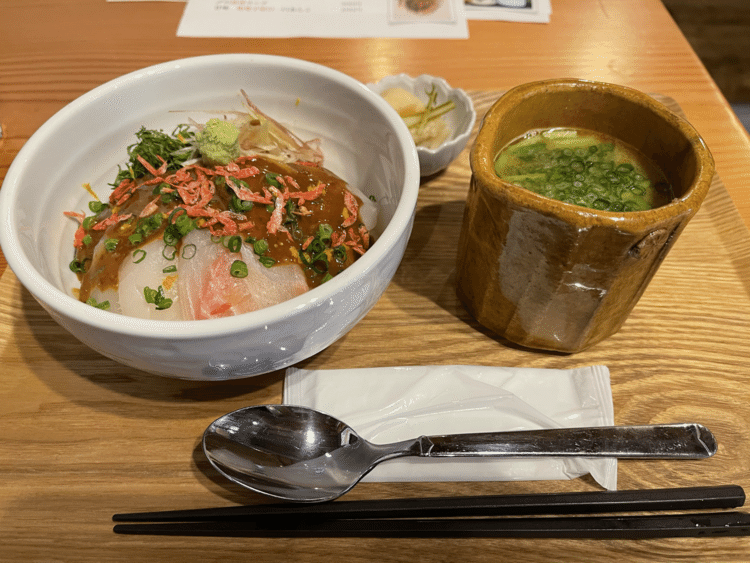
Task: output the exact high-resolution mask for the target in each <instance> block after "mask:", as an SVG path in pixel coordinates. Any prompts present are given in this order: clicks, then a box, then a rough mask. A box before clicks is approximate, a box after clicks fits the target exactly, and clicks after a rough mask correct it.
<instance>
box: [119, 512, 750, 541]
mask: <svg viewBox="0 0 750 563" xmlns="http://www.w3.org/2000/svg"><path fill="white" fill-rule="evenodd" d="M114 531H115V532H116V533H119V534H137V535H144V534H145V535H162V536H215V537H287V538H299V537H328V538H330V537H336V538H340V537H391V538H434V537H442V538H445V537H454V538H456V537H460V538H469V537H474V538H477V537H486V538H575V539H645V538H666V537H705V536H714V537H715V536H743V535H750V514H747V513H743V512H713V513H707V512H701V513H695V514H668V515H656V516H654V515H649V516H605V517H601V516H598V517H597V516H578V517H542V518H437V519H414V520H410V519H396V520H392V519H361V520H339V519H328V518H324V519H313V518H305V519H302V520H300V519H291V520H290V521H287V522H284V521H282V520H281V519H278V518H272V519H271V520H270V522H261V521H213V522H162V523H156V524H154V523H151V524H118V525H116V526H115V527H114Z"/></svg>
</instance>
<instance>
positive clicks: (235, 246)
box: [227, 235, 242, 252]
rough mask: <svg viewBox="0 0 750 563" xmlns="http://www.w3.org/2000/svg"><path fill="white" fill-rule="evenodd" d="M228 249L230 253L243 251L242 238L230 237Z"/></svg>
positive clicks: (237, 236)
mask: <svg viewBox="0 0 750 563" xmlns="http://www.w3.org/2000/svg"><path fill="white" fill-rule="evenodd" d="M227 248H228V249H229V252H239V251H240V250H241V249H242V237H241V236H239V235H234V236H231V237H229V241H228V242H227Z"/></svg>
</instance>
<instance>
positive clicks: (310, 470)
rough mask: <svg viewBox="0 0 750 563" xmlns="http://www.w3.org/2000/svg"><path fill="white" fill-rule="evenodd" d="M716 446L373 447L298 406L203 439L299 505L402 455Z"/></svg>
mask: <svg viewBox="0 0 750 563" xmlns="http://www.w3.org/2000/svg"><path fill="white" fill-rule="evenodd" d="M716 448H717V445H716V440H715V438H714V436H713V435H712V434H711V432H710V431H709V430H708V429H707V428H705V427H704V426H702V425H700V424H692V423H690V424H661V425H649V426H609V427H594V428H559V429H546V430H526V431H520V432H486V433H477V434H456V435H445V436H420V437H418V438H415V439H410V440H404V441H402V442H396V443H393V444H373V443H371V442H368V441H367V440H365V439H364V438H362V437H361V436H359V435H358V434H357V433H356V432H355V431H354V430H353V429H352V428H351V427H349V426H348V425H347V424H346V423H344V422H342V421H340V420H338V419H336V418H334V417H332V416H330V415H327V414H324V413H321V412H319V411H316V410H313V409H310V408H306V407H300V406H292V405H262V406H254V407H246V408H242V409H239V410H236V411H234V412H231V413H229V414H226V415H224V416H222V417H220V418H218V419H217V420H215V421H214V422H213V423H211V424H210V425H209V427H208V428H207V429H206V431H205V432H204V434H203V451H204V452H205V454H206V457H207V458H208V460H209V462H210V463H211V465H212V466H213V467H214V468H215V469H216V470H217V471H219V473H221V474H222V475H224V476H225V477H227V478H228V479H230V480H231V481H234V482H235V483H238V484H239V485H241V486H243V487H246V488H248V489H250V490H253V491H255V492H258V493H262V494H264V495H268V496H271V497H274V498H278V499H283V500H288V501H293V502H323V501H329V500H333V499H335V498H338V497H340V496H341V495H343V494H344V493H346V492H347V491H349V490H350V489H351V488H352V487H354V485H356V484H357V483H358V482H359V481H360V480H361V479H362V477H364V476H365V475H366V474H367V473H369V472H370V471H371V470H372V469H373V468H374V467H375V466H376V465H377V464H378V463H380V462H382V461H385V460H387V459H392V458H396V457H404V456H418V457H476V456H480V457H540V456H555V457H560V456H585V457H617V458H640V459H647V458H651V459H654V458H659V459H702V458H707V457H711V456H712V455H713V454H714V453H716Z"/></svg>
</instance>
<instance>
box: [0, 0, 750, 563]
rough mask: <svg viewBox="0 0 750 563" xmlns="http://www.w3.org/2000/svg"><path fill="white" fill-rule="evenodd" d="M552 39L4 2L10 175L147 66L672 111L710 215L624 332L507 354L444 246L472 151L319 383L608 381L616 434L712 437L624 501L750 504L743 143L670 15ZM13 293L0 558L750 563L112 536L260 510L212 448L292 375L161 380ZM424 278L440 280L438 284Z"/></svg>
mask: <svg viewBox="0 0 750 563" xmlns="http://www.w3.org/2000/svg"><path fill="white" fill-rule="evenodd" d="M552 4H553V14H552V21H551V23H549V24H516V23H504V22H480V21H472V22H470V25H469V30H470V39H469V40H406V39H403V40H401V39H356V40H355V39H351V40H348V39H345V40H325V39H273V40H269V39H190V38H178V37H176V29H177V25H178V22H179V19H180V16H181V13H182V9H183V4H182V3H180V2H127V3H115V2H112V3H107V2H105V1H104V0H76V1H75V2H69V1H66V0H45V1H42V0H23V1H21V0H15V1H14V0H0V14H1V16H0V124H1V125H2V128H3V133H4V135H3V138H2V140H0V180H1V179H2V178H4V176H5V174H6V172H7V170H8V167H9V166H10V163H11V162H12V160H13V158H14V157H15V155H16V154H17V152H18V150H19V149H20V148H21V146H22V145H23V143H24V142H25V141H26V140H27V139H28V138H29V136H30V135H31V134H32V133H33V132H34V131H35V130H36V129H37V128H38V127H39V126H41V125H42V123H44V122H45V121H46V120H47V119H48V118H50V117H51V116H52V115H53V114H54V113H55V112H56V111H57V110H59V109H60V108H62V107H63V106H64V105H65V104H67V103H68V102H70V101H72V100H73V99H75V98H76V97H78V96H79V95H81V94H83V93H85V92H86V91H88V90H90V89H92V88H94V87H96V86H98V85H100V84H102V83H104V82H106V81H108V80H110V79H112V78H115V77H117V76H119V75H122V74H124V73H127V72H130V71H133V70H136V69H138V68H141V67H144V66H147V65H151V64H155V63H159V62H163V61H167V60H170V59H176V58H181V57H187V56H194V55H200V54H209V53H227V52H257V53H270V54H276V55H285V56H293V57H298V58H303V59H307V60H311V61H315V62H319V63H322V64H325V65H328V66H331V67H333V68H335V69H338V70H340V71H342V72H345V73H347V74H349V75H351V76H353V77H355V78H357V79H359V80H361V81H363V82H368V81H375V80H378V79H379V78H381V77H383V76H385V75H388V74H394V73H400V72H405V73H409V74H412V75H416V74H420V73H429V74H433V75H438V76H443V77H445V78H446V79H447V80H448V81H449V82H450V83H451V84H453V85H455V86H459V87H462V88H464V89H465V90H468V91H470V93H471V95H472V97H473V98H474V101H475V104H476V106H477V109H478V110H479V111H480V113H481V112H482V111H484V110H486V108H487V107H488V105H489V104H490V103H491V102H492V101H493V100H494V99H496V97H497V96H498V95H499V94H500V92H501V91H503V90H505V89H507V88H510V87H512V86H514V85H517V84H520V83H523V82H528V81H532V80H538V79H544V78H551V77H562V76H569V77H570V76H572V77H581V78H589V79H597V80H604V81H609V82H616V83H621V84H626V85H629V86H633V87H635V88H638V89H641V90H643V91H646V92H649V93H654V94H657V95H659V96H660V97H661V98H662V99H663V100H664V101H665V103H667V104H669V105H671V106H672V107H673V109H675V111H681V112H683V113H684V114H685V115H686V116H687V118H688V119H689V120H690V121H691V122H692V123H693V124H694V125H695V127H696V128H697V129H698V131H699V132H700V133H701V134H702V135H703V136H704V138H705V139H706V142H707V144H708V146H709V147H710V149H711V150H712V152H713V154H714V157H715V159H716V164H717V178H716V180H715V182H714V184H713V186H712V189H711V192H710V194H709V197H708V199H707V200H706V202H705V204H704V206H703V207H702V209H701V210H700V212H699V213H698V214H697V215H696V217H695V219H694V220H693V221H692V222H691V224H690V225H689V226H688V228H687V229H686V230H685V232H684V233H683V235H682V236H681V238H680V239H679V240H678V242H677V244H676V245H675V247H674V249H673V250H672V252H671V253H670V255H669V256H668V257H667V260H666V261H665V262H664V264H663V266H662V268H661V269H660V270H659V272H658V273H657V275H656V277H655V278H654V280H653V282H652V284H651V285H650V286H649V288H648V289H647V291H646V293H645V294H644V297H643V299H642V300H641V302H640V303H639V304H638V306H637V307H636V309H635V310H634V312H633V314H632V315H631V317H630V319H629V320H628V321H627V322H626V324H625V326H624V327H623V328H622V330H621V331H620V332H619V333H618V334H616V335H615V336H613V337H611V338H610V339H608V340H606V341H605V342H603V343H601V344H599V345H597V346H595V347H594V348H592V349H591V350H588V351H586V352H583V353H580V354H576V355H572V356H565V355H557V354H545V353H540V352H533V351H528V350H519V349H516V348H512V347H508V346H506V345H504V344H503V343H501V342H500V341H499V340H498V339H496V338H494V337H493V336H492V335H491V334H490V333H488V332H487V331H486V330H483V329H482V328H481V327H480V326H479V325H477V323H475V322H474V321H473V320H472V319H471V318H470V317H469V316H468V314H467V313H466V312H465V310H464V309H463V308H462V307H461V305H460V304H459V303H458V302H457V299H456V297H455V292H454V287H453V280H454V276H455V273H454V272H453V271H452V267H453V263H454V250H453V244H454V241H455V237H457V233H458V230H459V228H460V221H461V213H462V208H463V198H464V197H465V194H466V189H467V182H468V176H469V169H468V158H467V152H466V151H465V152H464V153H463V154H462V155H461V156H460V157H459V159H458V160H457V161H456V162H455V163H454V164H453V165H452V166H451V167H450V168H449V169H448V170H447V171H446V172H445V173H444V174H442V175H440V176H437V177H436V178H433V179H431V180H430V181H429V182H427V183H425V184H424V185H423V186H422V188H421V192H420V201H419V204H418V209H417V215H416V220H415V227H414V233H413V235H412V239H411V241H410V244H409V247H408V248H407V252H406V255H405V257H404V261H403V263H402V265H401V267H400V268H399V270H398V272H397V273H396V276H395V278H394V280H393V282H392V284H391V286H390V287H389V289H388V291H387V292H386V294H385V295H384V297H383V298H382V299H381V300H380V301H379V302H378V304H377V305H376V306H375V308H374V309H373V310H372V311H371V313H370V314H368V315H367V317H365V319H364V320H363V321H362V322H361V323H360V324H358V325H357V326H356V327H355V328H354V329H353V330H352V331H351V332H350V333H349V334H348V335H347V336H346V337H344V338H343V339H342V340H340V341H339V342H337V343H336V344H334V345H333V346H331V347H330V348H329V349H327V350H325V351H323V352H321V353H320V354H318V355H317V356H315V357H314V358H311V359H310V360H307V361H306V362H303V363H302V365H304V366H305V367H308V368H313V369H324V368H345V367H365V366H389V365H422V364H450V363H460V364H483V365H501V366H502V365H507V366H530V367H542V368H544V367H549V368H561V369H568V368H572V367H577V366H583V365H593V364H604V365H607V366H608V367H609V369H610V372H611V377H612V391H613V397H614V406H615V419H616V422H617V423H618V424H641V423H660V422H674V421H682V420H691V421H695V422H702V423H704V424H706V425H707V426H708V427H709V428H711V429H712V430H713V431H714V433H715V434H716V435H717V438H718V440H719V444H720V448H719V452H718V453H717V455H716V456H715V457H714V458H712V459H711V460H707V461H701V462H663V461H648V462H621V463H620V467H619V487H620V488H621V489H632V488H655V487H671V486H690V485H712V484H726V483H735V484H739V485H742V486H744V487H745V488H746V489H748V488H750V376H749V375H748V369H747V364H748V359H749V358H750V232H748V229H747V226H748V225H750V176H748V174H747V172H746V169H747V166H748V163H750V140H749V139H748V136H747V134H746V133H745V132H744V130H743V129H742V127H741V125H740V124H739V122H738V121H737V120H736V118H735V117H734V116H733V114H732V113H731V110H730V108H729V106H728V105H727V104H726V102H725V100H724V99H723V97H722V95H721V93H720V92H719V91H718V90H717V88H716V86H715V85H714V83H713V82H712V80H711V78H710V77H709V75H708V73H707V72H706V70H705V69H704V68H703V66H702V65H701V63H700V61H699V60H698V58H697V57H696V56H695V54H694V53H693V51H692V50H691V49H690V47H689V45H688V43H687V42H686V40H685V39H684V37H683V36H682V35H681V33H680V31H679V30H678V28H677V27H676V26H675V24H674V22H673V21H672V20H671V19H670V17H669V15H668V13H667V11H666V10H665V9H664V7H663V6H662V4H661V3H660V2H658V1H657V0H639V1H638V2H633V1H632V0H599V1H596V0H553V2H552ZM0 270H4V272H3V273H2V277H0V361H1V362H2V365H3V368H4V369H3V376H2V378H1V379H0V397H1V398H0V561H3V562H5V561H8V562H10V561H14V562H15V561H19V562H20V561H24V562H27V561H44V562H46V561H75V562H102V561H192V560H202V561H219V560H222V561H225V560H231V559H242V560H245V559H249V558H252V559H254V560H258V561H400V560H406V559H410V560H417V561H445V562H453V561H458V560H469V561H487V562H489V561H493V562H494V561H501V560H503V559H508V560H513V561H540V562H541V561H583V560H586V561H591V560H606V561H610V560H612V561H614V560H618V561H620V560H621V561H647V560H653V561H657V560H658V561H689V560H700V561H746V560H747V558H748V554H749V553H750V540H749V539H747V538H716V539H713V538H712V539H662V540H656V539H654V540H639V541H624V540H601V541H594V540H513V539H505V540H500V539H450V538H440V539H431V540H427V539H422V540H394V539H359V540H351V539H326V540H320V539H288V540H280V539H268V540H252V539H236V540H223V539H210V538H158V537H130V536H120V535H115V534H114V533H112V523H111V521H110V518H111V516H112V514H114V513H116V512H128V511H141V510H164V509H172V508H196V507H203V506H220V505H232V504H236V503H253V502H260V501H262V500H263V499H261V498H259V497H258V496H255V495H251V494H248V493H246V492H244V491H243V490H241V489H240V488H239V487H235V486H233V485H231V484H229V483H227V482H225V481H224V480H223V479H222V478H220V477H219V476H218V475H217V474H216V473H215V472H213V471H212V469H211V468H210V466H209V465H208V463H207V462H206V461H205V459H204V458H203V456H202V453H201V451H200V447H199V439H200V435H201V433H202V431H203V430H204V429H205V427H206V426H207V425H208V424H209V423H210V422H211V421H212V420H213V419H214V418H216V417H217V416H219V415H221V414H224V413H225V412H228V411H230V410H233V409H235V408H238V407H241V406H245V405H249V404H258V403H268V402H278V401H280V398H281V390H282V379H283V374H281V373H272V374H267V375H264V376H260V377H257V378H251V379H247V380H241V381H234V382H225V383H221V384H210V383H202V382H192V383H190V382H182V381H177V380H168V379H163V378H158V377H155V376H150V375H148V374H145V373H141V372H137V371H135V370H132V369H130V368H127V367H124V366H121V365H119V364H116V363H115V362H113V361H111V360H108V359H106V358H104V357H102V356H99V355H98V354H96V353H95V352H93V351H91V350H89V349H87V348H86V347H85V346H83V345H82V344H80V343H79V342H78V341H76V340H75V339H74V338H73V337H71V336H70V335H68V334H67V333H66V332H65V331H63V330H62V329H61V328H60V327H58V325H56V324H55V323H54V322H53V321H52V320H51V319H50V317H49V316H48V315H47V313H46V312H45V311H44V310H43V309H42V308H41V307H40V306H39V305H38V304H37V303H36V302H35V301H34V299H33V298H32V297H31V296H30V294H29V293H28V292H27V291H25V290H24V289H23V288H22V287H21V286H20V285H19V284H18V281H17V280H16V278H15V276H14V275H13V273H12V272H11V271H10V270H7V269H6V268H5V265H4V261H3V263H2V264H0ZM425 273H427V274H428V275H425ZM578 490H597V485H596V484H595V483H594V482H593V481H592V480H590V479H588V478H581V479H575V480H571V481H562V482H523V483H481V484H479V483H452V484H445V483H421V484H415V483H401V484H374V483H373V484H371V483H367V484H362V485H359V486H358V487H356V488H355V489H354V490H353V491H352V492H351V493H350V494H349V495H347V499H364V498H388V497H416V496H435V495H453V494H493V493H514V492H550V491H578Z"/></svg>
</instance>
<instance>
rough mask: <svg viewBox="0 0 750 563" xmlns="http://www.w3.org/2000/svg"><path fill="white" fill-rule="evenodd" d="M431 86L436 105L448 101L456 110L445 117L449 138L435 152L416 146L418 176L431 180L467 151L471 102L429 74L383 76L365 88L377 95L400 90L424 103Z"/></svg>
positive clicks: (472, 118) (472, 115) (473, 117)
mask: <svg viewBox="0 0 750 563" xmlns="http://www.w3.org/2000/svg"><path fill="white" fill-rule="evenodd" d="M433 85H434V86H435V88H436V90H437V92H438V97H437V99H438V103H442V102H443V101H446V100H449V99H450V100H453V102H454V103H455V104H456V107H455V109H453V110H452V111H450V112H448V113H447V114H445V116H444V119H445V120H446V121H447V123H448V125H449V127H450V128H451V131H452V135H451V137H450V138H449V139H448V140H447V141H446V142H444V143H443V144H442V145H440V146H439V147H437V148H435V149H429V148H426V147H420V146H417V155H418V156H419V173H420V175H421V176H423V177H424V176H432V175H433V174H436V173H438V172H440V171H441V170H444V169H445V168H447V167H448V165H449V164H450V163H451V162H453V161H454V160H455V159H456V157H457V156H458V155H459V154H460V153H461V151H462V150H464V147H466V143H467V142H468V141H469V137H470V136H471V133H472V130H473V129H474V123H475V121H476V117H477V114H476V111H474V105H473V104H472V103H471V98H469V96H468V95H467V94H466V92H464V91H463V90H461V89H460V88H451V86H450V85H449V84H448V83H447V82H446V81H445V80H444V79H442V78H439V77H436V76H430V75H429V74H422V75H420V76H417V77H416V78H413V77H411V76H409V75H407V74H397V75H393V76H386V77H385V78H383V79H382V80H380V81H379V82H377V83H368V84H367V87H368V88H370V89H371V90H372V91H373V92H375V93H376V94H380V93H381V92H383V91H385V90H387V89H388V88H403V89H404V90H406V91H407V92H411V93H412V94H414V95H415V96H417V97H418V98H419V99H420V100H422V101H423V102H425V103H426V102H427V92H429V91H430V90H431V89H432V86H433Z"/></svg>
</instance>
